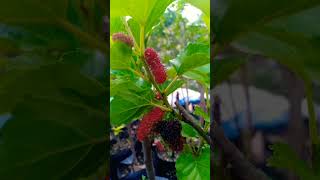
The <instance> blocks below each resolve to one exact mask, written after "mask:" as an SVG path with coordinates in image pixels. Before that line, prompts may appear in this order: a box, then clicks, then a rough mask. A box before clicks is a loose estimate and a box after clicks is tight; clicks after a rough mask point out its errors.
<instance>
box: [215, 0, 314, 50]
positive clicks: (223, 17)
mask: <svg viewBox="0 0 320 180" xmlns="http://www.w3.org/2000/svg"><path fill="white" fill-rule="evenodd" d="M319 4H320V1H318V0H307V1H305V0H294V1H290V0H270V1H255V0H244V1H237V0H229V1H224V0H215V1H214V2H213V7H214V8H213V9H214V10H213V13H214V19H213V23H214V29H213V31H214V32H215V35H216V39H217V41H218V42H220V43H221V44H224V43H226V42H230V41H232V40H234V39H235V38H237V37H238V36H240V35H244V34H246V33H247V32H250V31H254V30H255V28H257V27H262V26H263V25H265V24H267V23H269V22H271V21H272V20H275V19H276V18H280V17H285V16H289V15H292V14H295V13H299V12H301V11H303V10H306V9H309V8H313V7H315V6H317V5H319Z"/></svg>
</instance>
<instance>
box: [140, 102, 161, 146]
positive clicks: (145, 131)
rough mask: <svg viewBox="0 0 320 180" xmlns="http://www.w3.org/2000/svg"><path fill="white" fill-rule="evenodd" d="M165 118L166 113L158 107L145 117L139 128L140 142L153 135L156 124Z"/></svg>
mask: <svg viewBox="0 0 320 180" xmlns="http://www.w3.org/2000/svg"><path fill="white" fill-rule="evenodd" d="M163 116H164V112H163V111H162V110H161V109H160V108H158V107H155V108H153V109H152V110H151V111H150V112H149V113H148V114H146V115H144V116H143V118H142V120H141V122H140V125H139V127H138V132H137V138H138V140H139V141H143V140H144V139H145V138H146V137H147V136H148V135H151V133H152V130H153V129H154V126H155V124H156V123H157V122H159V121H161V120H162V118H163Z"/></svg>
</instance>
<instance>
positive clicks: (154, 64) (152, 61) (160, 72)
mask: <svg viewBox="0 0 320 180" xmlns="http://www.w3.org/2000/svg"><path fill="white" fill-rule="evenodd" d="M144 57H145V59H146V62H147V64H148V66H149V68H150V70H151V72H152V75H153V76H154V79H155V81H156V82H157V83H158V84H162V83H164V82H165V81H166V79H167V73H166V70H165V68H164V66H163V64H161V60H160V57H159V55H158V53H157V52H156V51H155V50H154V49H152V48H147V49H146V50H145V52H144Z"/></svg>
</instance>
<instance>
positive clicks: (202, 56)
mask: <svg viewBox="0 0 320 180" xmlns="http://www.w3.org/2000/svg"><path fill="white" fill-rule="evenodd" d="M171 63H172V64H174V66H175V68H176V71H177V74H178V75H182V74H184V73H185V72H188V71H191V70H193V69H196V68H198V67H201V66H203V65H206V64H208V63H210V48H209V46H208V45H206V44H199V43H190V44H188V46H187V47H186V48H185V50H184V51H183V52H181V53H180V54H179V55H178V57H177V58H176V59H174V60H171Z"/></svg>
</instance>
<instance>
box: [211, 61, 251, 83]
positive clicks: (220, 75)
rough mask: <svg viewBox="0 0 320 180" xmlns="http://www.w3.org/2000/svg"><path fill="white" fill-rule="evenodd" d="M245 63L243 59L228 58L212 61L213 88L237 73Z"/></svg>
mask: <svg viewBox="0 0 320 180" xmlns="http://www.w3.org/2000/svg"><path fill="white" fill-rule="evenodd" d="M246 62H247V61H246V60H245V57H229V58H224V59H214V60H213V64H212V68H213V74H212V77H211V78H212V80H211V82H212V84H213V87H215V86H217V85H219V84H220V83H222V82H223V81H225V80H227V79H229V78H230V76H231V75H232V74H233V73H234V72H235V71H237V70H238V69H239V68H240V67H241V66H242V65H244V64H245V63H246Z"/></svg>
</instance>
